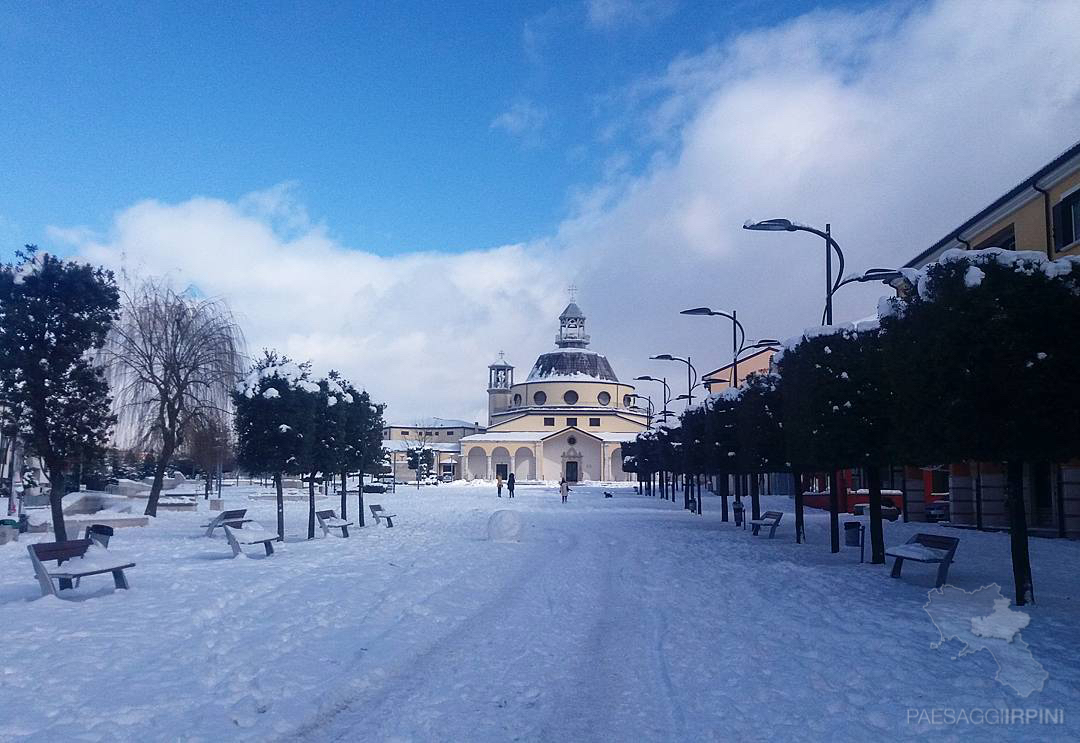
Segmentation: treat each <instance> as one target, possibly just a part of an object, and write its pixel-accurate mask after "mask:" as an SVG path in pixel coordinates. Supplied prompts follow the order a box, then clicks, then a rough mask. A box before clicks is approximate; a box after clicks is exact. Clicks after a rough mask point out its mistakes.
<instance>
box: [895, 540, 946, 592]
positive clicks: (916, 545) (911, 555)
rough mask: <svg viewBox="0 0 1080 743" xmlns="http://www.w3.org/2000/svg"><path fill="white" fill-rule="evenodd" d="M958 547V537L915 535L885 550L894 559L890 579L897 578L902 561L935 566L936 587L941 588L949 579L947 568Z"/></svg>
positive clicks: (902, 564)
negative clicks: (936, 569)
mask: <svg viewBox="0 0 1080 743" xmlns="http://www.w3.org/2000/svg"><path fill="white" fill-rule="evenodd" d="M959 546H960V539H959V538H958V537H943V536H940V535H938V534H916V535H915V536H913V537H912V538H911V539H909V540H907V542H906V543H905V544H901V545H899V546H897V547H890V548H889V549H887V550H885V554H886V555H888V556H889V557H895V558H896V562H894V563H893V568H892V573H891V575H892V577H893V578H899V577H900V570H901V568H903V566H904V560H914V561H915V562H926V563H931V564H935V563H936V564H937V566H938V572H937V585H936V586H935V587H936V588H941V587H942V586H943V585H945V581H947V580H948V578H949V566H950V565H952V562H953V557H954V556H955V555H956V548H957V547H959Z"/></svg>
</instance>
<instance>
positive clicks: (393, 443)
mask: <svg viewBox="0 0 1080 743" xmlns="http://www.w3.org/2000/svg"><path fill="white" fill-rule="evenodd" d="M414 445H415V442H411V441H401V440H400V439H394V440H391V439H383V442H382V446H383V449H386V450H387V451H408V450H409V449H411V448H413V446H414ZM422 448H425V449H431V450H432V451H441V452H446V453H448V454H458V453H459V452H460V451H461V447H460V446H458V445H457V444H456V443H453V444H432V443H425V444H423V445H422Z"/></svg>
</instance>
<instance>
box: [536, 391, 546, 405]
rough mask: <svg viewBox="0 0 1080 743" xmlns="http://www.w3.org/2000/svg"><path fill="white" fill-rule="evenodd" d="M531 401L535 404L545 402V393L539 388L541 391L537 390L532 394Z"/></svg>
mask: <svg viewBox="0 0 1080 743" xmlns="http://www.w3.org/2000/svg"><path fill="white" fill-rule="evenodd" d="M533 402H534V403H535V404H537V405H543V404H544V403H546V402H547V395H546V394H544V391H543V390H541V391H539V392H537V393H536V394H535V395H533Z"/></svg>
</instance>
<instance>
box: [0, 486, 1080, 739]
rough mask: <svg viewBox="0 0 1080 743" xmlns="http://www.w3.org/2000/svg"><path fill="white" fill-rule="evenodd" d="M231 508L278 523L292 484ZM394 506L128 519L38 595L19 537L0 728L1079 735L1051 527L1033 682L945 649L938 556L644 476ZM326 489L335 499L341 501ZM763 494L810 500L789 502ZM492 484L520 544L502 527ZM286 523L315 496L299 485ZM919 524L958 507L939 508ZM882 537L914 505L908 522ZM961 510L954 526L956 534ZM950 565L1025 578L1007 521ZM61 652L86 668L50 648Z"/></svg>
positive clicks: (1071, 621) (979, 578) (976, 580)
mask: <svg viewBox="0 0 1080 743" xmlns="http://www.w3.org/2000/svg"><path fill="white" fill-rule="evenodd" d="M243 490H244V489H241V490H239V491H236V492H234V494H233V495H231V496H230V503H229V505H230V507H233V506H239V507H244V506H245V505H246V506H247V507H249V508H250V509H251V512H250V514H249V515H254V516H255V517H256V518H257V519H260V520H263V521H264V522H265V523H267V524H272V523H273V505H272V501H268V500H264V499H251V500H248V498H247V495H246V493H245V492H243ZM378 498H379V500H381V501H382V502H383V503H384V505H387V506H388V507H390V508H392V510H394V511H395V512H396V513H398V514H399V518H398V519H396V521H395V523H396V525H395V527H394V528H393V529H385V528H382V527H379V528H375V527H369V528H365V529H360V530H357V533H356V534H355V535H354V537H353V538H350V539H348V540H341V539H337V538H331V539H325V540H323V539H320V540H317V541H316V542H306V541H302V540H300V539H298V538H296V539H290V541H287V543H286V544H285V545H283V546H282V547H281V548H280V549H279V550H278V552H277V553H276V554H275V555H274V556H273V557H271V558H269V559H254V558H253V559H239V560H230V559H227V556H228V554H229V553H228V548H227V547H226V545H225V544H224V540H223V539H206V538H204V537H200V536H197V533H198V530H197V529H196V528H195V527H196V526H197V524H198V523H202V519H204V518H205V513H198V514H192V513H169V514H165V515H164V516H162V517H161V518H160V519H159V520H158V523H156V524H155V525H154V526H153V527H151V528H147V529H131V530H125V531H120V532H118V534H117V537H116V538H115V546H114V549H115V550H116V551H118V552H119V551H124V552H125V554H130V555H131V556H132V557H133V559H134V560H135V561H136V562H137V563H138V565H137V567H136V568H135V569H134V570H132V571H131V575H130V578H131V583H132V589H131V590H130V591H127V592H116V593H114V592H112V589H111V588H110V587H109V582H108V581H107V580H106V581H104V582H101V581H98V582H93V581H91V580H88V581H86V582H84V585H83V587H81V588H80V589H78V590H77V592H75V594H74V595H73V596H72V597H71V598H68V599H67V600H64V601H61V600H58V599H53V598H45V599H40V598H37V587H36V584H35V583H34V582H33V580H32V578H31V575H30V572H29V561H28V560H27V558H26V552H25V546H23V545H24V542H20V543H18V544H16V545H6V546H3V547H0V568H2V569H3V572H2V580H0V622H2V623H3V626H5V627H6V628H8V629H9V636H8V639H9V641H8V642H7V643H5V644H3V645H0V673H2V674H3V675H2V681H3V685H2V687H0V688H2V692H0V694H2V697H0V739H4V740H9V739H12V740H14V739H19V740H21V739H27V740H34V741H38V740H40V741H54V740H67V739H75V738H78V739H82V740H91V741H93V740H100V741H108V740H136V739H137V740H191V741H194V740H200V741H217V740H256V739H257V740H267V739H270V740H282V741H291V740H307V741H331V740H341V741H354V740H372V741H384V740H390V741H405V740H411V741H506V740H524V741H556V740H558V741H563V740H572V741H638V740H641V741H654V740H656V741H666V740H671V741H709V740H716V741H731V740H791V739H796V738H798V739H801V740H811V741H817V740H822V741H824V740H827V741H848V740H850V741H866V740H870V739H883V740H892V739H901V738H909V737H911V738H914V737H925V736H928V735H929V736H931V737H934V736H940V737H944V738H950V737H958V738H964V739H975V738H978V739H980V740H981V739H984V738H990V739H1000V740H1006V739H1018V738H1019V739H1028V740H1062V739H1068V738H1073V739H1075V738H1076V737H1078V735H1080V726H1078V724H1077V721H1078V720H1080V692H1078V689H1080V651H1078V649H1077V646H1076V633H1075V628H1076V626H1078V620H1080V606H1078V601H1077V597H1078V596H1080V577H1078V574H1077V571H1076V570H1075V567H1074V566H1075V565H1077V564H1080V544H1078V543H1076V542H1065V541H1061V540H1035V541H1034V542H1033V543H1032V550H1033V562H1034V566H1035V579H1036V591H1037V593H1038V596H1039V599H1040V604H1039V606H1038V607H1037V608H1033V609H1031V610H1030V613H1031V616H1032V620H1031V625H1030V626H1029V627H1027V628H1026V629H1025V630H1024V632H1023V637H1024V639H1025V640H1026V641H1027V642H1028V643H1030V645H1031V650H1032V653H1033V654H1034V657H1035V658H1036V659H1037V660H1039V661H1040V662H1041V663H1042V664H1043V665H1044V666H1045V667H1046V670H1047V671H1048V672H1049V674H1050V678H1049V681H1048V682H1047V684H1046V687H1045V689H1043V690H1042V691H1041V692H1036V693H1035V694H1033V695H1032V696H1031V697H1029V698H1027V699H1021V698H1019V697H1018V696H1017V695H1016V694H1015V693H1014V692H1013V691H1012V690H1011V689H1009V688H1008V687H1005V686H1002V685H1001V684H1000V683H998V682H997V681H995V680H994V674H995V670H996V668H995V666H994V662H993V660H992V658H990V657H989V656H988V654H987V653H985V652H983V653H978V654H975V655H968V656H964V657H960V658H957V657H956V656H957V650H958V649H959V647H958V646H957V647H953V648H950V647H949V646H948V645H946V646H943V647H942V648H939V649H934V648H932V647H931V644H932V643H933V642H935V641H936V640H937V639H938V633H937V630H936V629H935V628H934V625H933V624H932V623H931V621H930V620H929V617H928V615H927V614H926V612H925V611H924V610H923V605H924V604H925V603H926V601H927V591H928V589H929V588H931V587H932V585H933V570H930V569H924V570H919V569H918V566H915V567H914V569H912V570H911V571H910V575H908V573H909V571H908V569H907V568H905V578H904V580H902V581H896V580H892V579H890V578H889V577H888V573H887V571H886V570H885V569H883V568H881V567H872V566H869V565H859V564H858V558H857V555H856V554H855V553H853V552H851V551H847V552H845V553H843V554H842V555H838V556H832V555H830V554H829V552H828V549H827V546H826V545H827V534H826V533H825V528H826V523H827V519H826V517H825V515H824V514H818V513H812V514H811V515H810V516H808V531H809V537H810V544H807V545H801V546H800V545H795V544H794V543H793V542H792V540H791V528H790V523H789V519H790V517H787V519H786V520H785V522H784V523H783V524H782V525H781V528H780V530H779V531H778V533H777V538H776V539H774V540H768V539H764V538H755V537H752V536H750V533H749V532H748V531H743V530H737V529H735V528H734V527H733V526H732V525H731V524H727V523H722V522H721V521H720V520H719V518H718V514H717V513H716V512H715V511H716V510H717V506H718V502H717V500H716V499H713V498H709V499H707V501H706V514H705V515H704V516H702V517H695V516H692V515H690V514H687V513H685V512H683V511H682V510H681V509H680V508H679V507H678V506H674V505H672V504H670V503H668V502H664V501H659V500H657V499H651V498H644V497H641V496H636V495H633V494H631V493H629V492H627V491H625V490H623V491H620V492H619V493H618V494H617V496H616V497H615V498H612V499H605V498H603V497H602V494H601V492H600V491H599V490H597V489H590V488H580V489H579V490H576V491H575V493H574V494H573V495H572V496H571V502H570V503H568V504H566V505H563V504H562V503H560V502H559V499H558V496H557V495H556V494H555V493H554V491H553V490H551V489H542V488H521V489H519V497H518V498H516V499H514V501H507V500H506V499H503V500H501V501H500V500H497V499H496V498H494V496H493V494H491V493H490V492H488V491H487V490H486V489H483V488H478V487H466V486H454V487H447V486H442V487H439V488H428V489H424V490H423V491H421V492H420V493H417V491H415V490H407V489H404V490H401V491H399V492H398V493H397V494H395V495H386V496H378ZM327 505H328V506H329V505H332V504H331V503H330V502H329V501H327ZM768 507H770V508H774V507H779V508H780V509H782V510H788V509H790V500H789V499H785V498H776V499H770V500H769V501H768ZM497 508H512V509H514V510H515V511H517V512H518V513H519V514H520V516H521V517H522V520H523V524H524V529H523V533H522V536H521V539H520V541H519V542H514V543H500V542H492V541H489V540H488V539H487V538H486V532H485V525H486V522H487V519H488V517H489V516H490V514H491V513H492V512H493V511H494V510H496V509H497ZM287 518H288V528H289V531H290V534H297V535H299V534H300V533H301V532H302V531H303V524H304V521H303V503H299V502H290V503H289V504H288V514H287ZM919 528H920V529H921V530H943V528H942V527H935V526H931V525H925V524H924V525H921V526H920V527H919ZM886 529H887V530H886V538H887V542H888V543H890V544H895V543H898V542H901V541H904V540H905V539H906V537H907V535H908V534H910V533H911V532H913V531H914V530H915V529H916V525H914V524H911V525H904V524H901V523H897V524H888V525H887V527H886ZM951 533H956V532H951ZM960 536H961V549H960V551H959V553H958V562H957V564H956V565H955V566H954V568H953V571H952V573H951V574H950V581H951V582H952V583H955V584H956V585H959V586H962V587H964V588H967V589H969V590H971V589H974V588H978V587H979V586H981V585H985V584H986V583H989V582H992V581H998V582H999V583H1001V584H1002V585H1003V586H1008V578H1009V567H1008V565H1009V563H1008V540H1007V537H1006V536H1004V535H999V534H981V533H973V532H960ZM61 666H63V667H65V668H67V669H70V670H71V673H68V672H65V673H63V674H59V675H57V674H55V673H53V672H52V671H51V670H50V669H54V668H57V667H61ZM942 706H951V707H957V708H959V707H963V708H974V707H980V708H1016V707H1022V708H1028V707H1037V708H1050V709H1058V708H1060V709H1064V710H1065V713H1066V714H1065V720H1066V722H1065V725H1063V726H1035V725H1029V726H1025V727H1023V728H1022V729H1017V728H1010V727H1003V726H998V727H990V726H971V725H968V726H950V727H930V726H926V725H917V724H909V723H908V719H907V717H908V710H909V709H913V708H914V709H921V708H927V707H942Z"/></svg>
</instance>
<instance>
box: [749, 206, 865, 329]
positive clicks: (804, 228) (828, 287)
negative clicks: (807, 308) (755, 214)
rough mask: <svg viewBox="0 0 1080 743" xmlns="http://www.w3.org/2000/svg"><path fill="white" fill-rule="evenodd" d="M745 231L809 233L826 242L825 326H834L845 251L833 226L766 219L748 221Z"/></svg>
mask: <svg viewBox="0 0 1080 743" xmlns="http://www.w3.org/2000/svg"><path fill="white" fill-rule="evenodd" d="M743 229H744V230H755V231H758V232H809V233H811V234H813V235H817V236H818V237H821V238H824V240H825V324H826V325H832V321H833V314H832V297H833V292H835V291H836V290H837V288H839V285H840V277H841V276H843V275H844V251H842V250H840V246H839V245H837V243H836V240H833V237H832V225H830V224H826V225H825V230H824V231H822V230H819V229H817V228H816V227H810V226H809V225H805V224H797V223H795V222H792V221H791V220H790V219H766V220H764V221H762V222H754V221H750V220H748V221H747V222H746V223H745V224H744V225H743ZM834 250H835V251H836V255H837V258H839V261H840V270H839V271H837V273H836V284H835V285H834V284H833V278H832V251H834Z"/></svg>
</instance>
